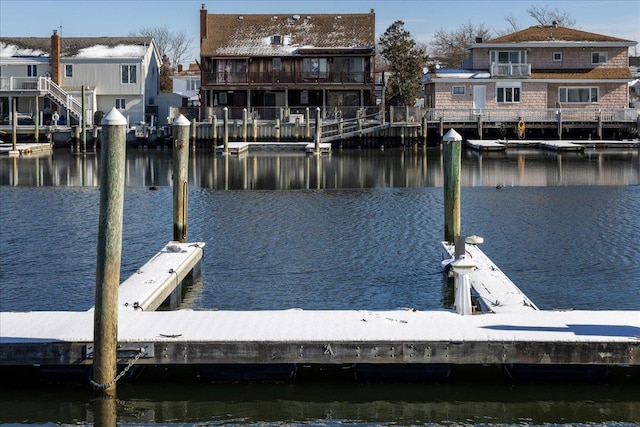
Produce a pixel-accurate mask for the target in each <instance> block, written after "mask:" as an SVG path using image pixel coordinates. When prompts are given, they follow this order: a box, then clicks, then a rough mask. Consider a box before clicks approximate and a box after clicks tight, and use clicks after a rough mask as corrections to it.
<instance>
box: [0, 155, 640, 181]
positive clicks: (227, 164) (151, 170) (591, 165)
mask: <svg viewBox="0 0 640 427" xmlns="http://www.w3.org/2000/svg"><path fill="white" fill-rule="evenodd" d="M171 161H172V160H171V152H170V151H168V150H137V149H130V150H128V152H127V160H126V185H128V186H134V187H135V186H143V187H148V186H153V185H159V186H168V185H171ZM99 163H100V162H99V153H86V154H74V153H71V152H69V151H68V150H63V149H59V150H56V151H55V152H54V153H53V154H50V155H41V156H26V157H18V158H15V157H13V158H11V157H6V156H5V157H0V166H1V167H0V185H11V186H98V185H99V175H100V174H99ZM461 183H462V185H463V186H473V187H478V186H565V185H638V184H640V156H639V155H638V150H637V149H626V150H620V149H605V150H586V151H585V152H583V153H555V152H549V151H543V150H538V149H519V150H509V151H507V152H502V153H480V152H477V151H475V150H465V151H463V159H462V181H461ZM189 184H190V185H192V186H198V187H204V188H212V189H224V190H236V189H243V190H249V189H254V190H294V189H331V188H374V187H438V186H442V154H441V151H440V148H430V149H427V150H423V149H410V150H400V149H391V150H389V149H387V150H384V151H383V150H344V151H334V152H333V153H332V154H330V155H324V156H314V155H305V154H296V153H287V152H266V153H264V152H263V153H255V154H254V153H249V154H243V155H240V156H234V155H232V156H222V155H219V154H218V155H216V154H214V153H212V152H210V151H207V150H198V151H194V152H192V153H191V158H190V171H189Z"/></svg>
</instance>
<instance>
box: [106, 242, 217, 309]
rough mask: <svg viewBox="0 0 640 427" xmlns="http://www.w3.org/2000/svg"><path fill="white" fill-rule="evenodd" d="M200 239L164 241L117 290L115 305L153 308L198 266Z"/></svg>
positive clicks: (132, 307)
mask: <svg viewBox="0 0 640 427" xmlns="http://www.w3.org/2000/svg"><path fill="white" fill-rule="evenodd" d="M204 245H205V243H204V242H196V243H180V242H169V243H167V244H166V245H165V246H164V247H163V248H162V249H161V250H160V252H158V253H157V254H156V255H154V256H153V257H152V258H151V259H150V260H149V261H147V262H146V263H145V264H144V265H143V266H142V267H140V268H139V269H138V270H137V271H136V272H135V273H134V274H132V275H131V276H130V277H129V278H128V279H127V280H125V281H124V282H122V284H121V285H120V288H119V290H118V297H119V302H118V305H119V307H121V308H123V309H130V310H144V311H153V310H156V309H157V308H158V307H160V305H161V304H162V303H163V302H164V301H166V300H167V298H169V297H170V296H171V295H172V294H173V293H174V292H175V291H176V290H178V291H180V284H181V283H182V281H183V280H184V279H185V278H186V277H187V275H189V274H191V273H192V272H193V271H194V269H197V268H198V265H199V263H200V260H201V259H202V248H204Z"/></svg>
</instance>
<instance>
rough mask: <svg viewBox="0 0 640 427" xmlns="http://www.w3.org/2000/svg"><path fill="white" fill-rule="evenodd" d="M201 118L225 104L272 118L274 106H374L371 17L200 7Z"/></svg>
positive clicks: (234, 109)
mask: <svg viewBox="0 0 640 427" xmlns="http://www.w3.org/2000/svg"><path fill="white" fill-rule="evenodd" d="M200 56H201V70H202V86H201V91H200V97H201V102H202V109H203V114H204V115H205V117H206V114H207V110H208V111H212V110H213V111H215V112H216V113H217V114H219V111H220V110H221V109H222V108H224V107H228V109H229V111H230V113H229V114H230V116H235V117H238V115H239V114H242V113H241V112H242V110H243V109H244V108H247V110H248V111H249V112H250V113H252V114H254V116H256V117H259V118H264V119H268V118H273V117H275V116H277V114H278V112H279V111H280V110H281V109H283V108H284V109H288V110H290V111H291V112H294V111H296V112H299V110H301V109H306V108H310V109H315V108H316V107H320V108H322V109H323V111H329V110H331V111H333V110H335V109H336V108H337V109H340V108H345V109H346V108H349V107H353V108H354V109H356V108H358V107H362V106H369V105H375V80H374V56H375V13H374V11H373V10H371V11H370V13H365V14H343V15H329V14H320V15H318V14H314V15H306V14H300V15H297V14H291V15H262V14H260V15H258V14H253V15H244V14H237V15H235V14H233V15H232V14H208V13H207V10H206V9H205V8H204V6H203V7H202V9H201V10H200Z"/></svg>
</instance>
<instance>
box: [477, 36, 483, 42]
mask: <svg viewBox="0 0 640 427" xmlns="http://www.w3.org/2000/svg"><path fill="white" fill-rule="evenodd" d="M483 41H484V40H483V39H482V37H476V43H482V42H483Z"/></svg>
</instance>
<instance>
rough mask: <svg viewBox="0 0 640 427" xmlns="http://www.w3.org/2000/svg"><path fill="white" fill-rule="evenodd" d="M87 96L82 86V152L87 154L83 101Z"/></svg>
mask: <svg viewBox="0 0 640 427" xmlns="http://www.w3.org/2000/svg"><path fill="white" fill-rule="evenodd" d="M86 97H87V95H86V91H85V88H84V86H82V102H81V104H80V105H81V106H82V107H81V109H80V110H81V111H82V118H81V119H80V120H81V122H82V152H83V153H86V152H87V106H86V103H85V99H86Z"/></svg>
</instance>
